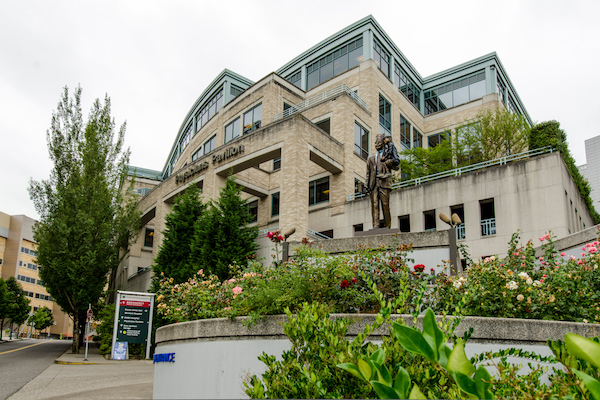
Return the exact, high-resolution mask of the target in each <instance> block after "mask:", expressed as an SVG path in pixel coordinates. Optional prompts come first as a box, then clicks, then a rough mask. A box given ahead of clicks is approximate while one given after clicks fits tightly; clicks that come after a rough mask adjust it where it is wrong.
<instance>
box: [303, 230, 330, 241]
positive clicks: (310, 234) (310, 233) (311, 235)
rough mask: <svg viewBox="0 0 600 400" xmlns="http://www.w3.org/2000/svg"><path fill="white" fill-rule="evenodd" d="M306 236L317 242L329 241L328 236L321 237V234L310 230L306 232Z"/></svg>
mask: <svg viewBox="0 0 600 400" xmlns="http://www.w3.org/2000/svg"><path fill="white" fill-rule="evenodd" d="M306 234H307V235H308V237H309V238H312V239H317V240H322V239H331V238H330V237H329V236H327V235H323V234H322V233H319V232H317V231H313V230H312V229H309V230H308V231H307V232H306Z"/></svg>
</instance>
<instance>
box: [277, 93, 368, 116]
mask: <svg viewBox="0 0 600 400" xmlns="http://www.w3.org/2000/svg"><path fill="white" fill-rule="evenodd" d="M342 93H346V94H348V95H349V96H350V97H351V98H352V99H353V100H354V101H355V102H356V103H357V104H358V105H359V106H361V107H362V108H364V109H365V110H366V111H369V105H368V104H367V103H365V101H364V100H363V99H361V98H360V97H358V95H357V94H356V93H354V92H353V91H352V90H350V88H349V87H348V86H347V85H345V84H341V85H340V86H336V87H334V88H331V89H329V90H326V91H324V92H323V93H320V94H318V95H316V96H313V97H311V98H310V99H306V100H304V101H303V102H301V103H298V104H295V105H293V106H291V107H290V108H288V109H287V110H283V112H281V113H279V114H277V115H276V116H275V119H274V120H275V121H277V120H280V119H282V118H286V117H289V116H290V115H292V114H295V113H297V112H302V111H304V110H305V109H307V108H309V107H312V106H316V105H317V104H320V103H323V102H324V101H327V100H329V99H331V98H333V97H335V96H339V95H340V94H342Z"/></svg>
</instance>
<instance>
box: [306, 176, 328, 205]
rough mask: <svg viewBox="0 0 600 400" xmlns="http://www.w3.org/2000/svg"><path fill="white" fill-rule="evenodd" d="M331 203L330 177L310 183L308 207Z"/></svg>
mask: <svg viewBox="0 0 600 400" xmlns="http://www.w3.org/2000/svg"><path fill="white" fill-rule="evenodd" d="M326 201H329V177H328V176H326V177H325V178H321V179H316V180H314V181H312V182H309V183H308V205H309V206H312V205H315V204H319V203H323V202H326Z"/></svg>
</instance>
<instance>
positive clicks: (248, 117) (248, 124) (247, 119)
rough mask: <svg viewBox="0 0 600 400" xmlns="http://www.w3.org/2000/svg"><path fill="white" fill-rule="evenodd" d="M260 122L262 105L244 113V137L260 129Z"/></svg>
mask: <svg viewBox="0 0 600 400" xmlns="http://www.w3.org/2000/svg"><path fill="white" fill-rule="evenodd" d="M261 120H262V104H259V105H257V106H256V107H254V108H252V109H251V110H248V111H246V112H245V113H244V135H245V134H246V133H249V132H252V131H255V130H257V129H258V128H260V122H261Z"/></svg>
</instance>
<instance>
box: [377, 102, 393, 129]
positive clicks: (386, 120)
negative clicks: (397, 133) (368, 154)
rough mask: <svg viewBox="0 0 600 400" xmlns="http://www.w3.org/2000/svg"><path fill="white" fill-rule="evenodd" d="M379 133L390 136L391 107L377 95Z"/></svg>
mask: <svg viewBox="0 0 600 400" xmlns="http://www.w3.org/2000/svg"><path fill="white" fill-rule="evenodd" d="M379 133H381V134H382V135H386V136H390V135H391V134H392V105H391V104H390V102H389V101H387V100H386V99H385V97H383V96H382V95H379Z"/></svg>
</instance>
